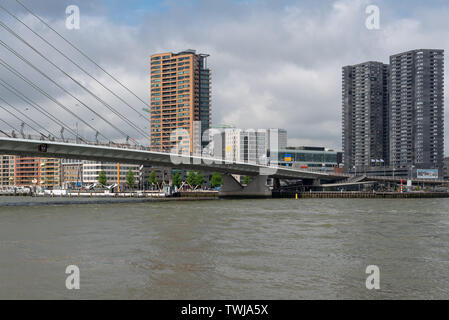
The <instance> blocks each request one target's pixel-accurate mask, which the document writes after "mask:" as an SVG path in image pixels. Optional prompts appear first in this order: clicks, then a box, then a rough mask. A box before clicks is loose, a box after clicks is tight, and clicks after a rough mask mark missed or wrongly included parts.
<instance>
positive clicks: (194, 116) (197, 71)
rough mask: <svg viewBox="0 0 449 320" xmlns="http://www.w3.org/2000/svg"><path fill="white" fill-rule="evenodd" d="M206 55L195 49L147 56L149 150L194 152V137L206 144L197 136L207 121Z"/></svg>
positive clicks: (207, 76)
mask: <svg viewBox="0 0 449 320" xmlns="http://www.w3.org/2000/svg"><path fill="white" fill-rule="evenodd" d="M207 57H208V55H207V54H197V53H196V51H195V50H186V51H182V52H179V53H172V52H167V53H158V54H154V55H152V56H151V147H152V149H153V150H156V151H171V150H174V151H175V152H188V153H194V151H195V153H198V137H200V141H201V145H202V146H203V147H204V146H205V145H206V144H207V141H206V139H201V138H202V137H203V133H204V132H205V131H206V130H207V129H209V125H210V78H211V77H210V70H209V69H208V67H207ZM196 121H198V123H195V122H196ZM175 130H176V131H175ZM180 140H182V141H185V143H183V144H181V143H179V141H180Z"/></svg>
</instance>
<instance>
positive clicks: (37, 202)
mask: <svg viewBox="0 0 449 320" xmlns="http://www.w3.org/2000/svg"><path fill="white" fill-rule="evenodd" d="M7 198H9V197H4V198H3V200H5V201H0V207H3V206H50V205H78V204H114V203H145V202H166V201H198V200H215V199H218V193H217V192H180V193H176V194H174V195H173V196H170V197H165V196H159V195H158V196H155V195H149V194H145V195H137V194H116V195H105V194H95V193H90V194H82V195H73V194H69V195H59V196H54V195H53V196H51V195H50V196H49V195H46V196H42V195H41V196H22V197H20V199H17V198H16V197H13V199H14V200H15V201H8V200H6V199H7ZM11 200H12V199H11Z"/></svg>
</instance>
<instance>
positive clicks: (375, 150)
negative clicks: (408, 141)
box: [342, 61, 389, 171]
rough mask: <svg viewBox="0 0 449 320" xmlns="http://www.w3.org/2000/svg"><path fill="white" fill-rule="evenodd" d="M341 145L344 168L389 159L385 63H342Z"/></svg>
mask: <svg viewBox="0 0 449 320" xmlns="http://www.w3.org/2000/svg"><path fill="white" fill-rule="evenodd" d="M342 84H343V86H342V96H343V101H342V104H343V115H342V127H343V132H342V145H343V163H344V167H345V170H346V171H349V170H352V169H353V168H354V167H355V169H356V170H357V169H363V168H367V167H370V166H374V165H379V164H383V165H386V164H387V162H388V150H389V148H388V65H386V64H384V63H382V62H374V61H369V62H365V63H360V64H357V65H352V66H345V67H343V75H342Z"/></svg>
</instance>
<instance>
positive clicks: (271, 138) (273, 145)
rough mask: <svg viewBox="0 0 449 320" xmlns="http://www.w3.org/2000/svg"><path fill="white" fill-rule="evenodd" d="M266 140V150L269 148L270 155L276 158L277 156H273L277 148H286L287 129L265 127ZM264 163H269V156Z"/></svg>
mask: <svg viewBox="0 0 449 320" xmlns="http://www.w3.org/2000/svg"><path fill="white" fill-rule="evenodd" d="M266 142H267V146H266V150H267V151H268V150H270V152H271V156H272V157H273V158H274V159H277V156H275V153H276V152H277V150H284V149H286V148H287V130H285V129H278V128H270V129H267V139H266ZM265 164H270V157H268V158H267V161H266V163H265Z"/></svg>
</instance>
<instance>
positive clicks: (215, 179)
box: [210, 172, 223, 188]
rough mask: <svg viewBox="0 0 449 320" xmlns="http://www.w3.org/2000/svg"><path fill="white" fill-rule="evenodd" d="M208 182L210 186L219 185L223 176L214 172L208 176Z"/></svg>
mask: <svg viewBox="0 0 449 320" xmlns="http://www.w3.org/2000/svg"><path fill="white" fill-rule="evenodd" d="M210 184H211V186H212V188H216V187H219V186H221V185H222V184H223V178H222V177H221V174H219V173H218V172H215V173H214V174H213V175H212V177H211V178H210Z"/></svg>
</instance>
